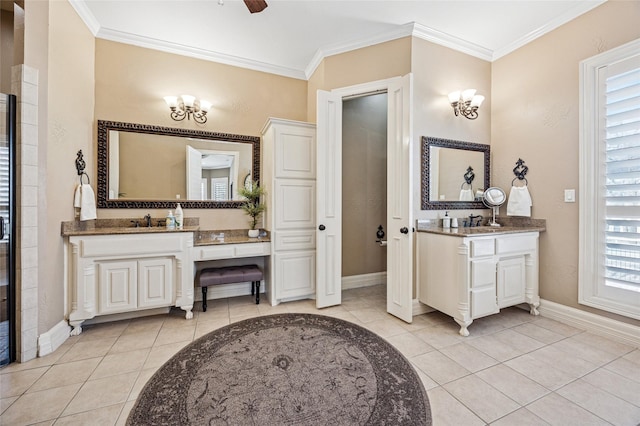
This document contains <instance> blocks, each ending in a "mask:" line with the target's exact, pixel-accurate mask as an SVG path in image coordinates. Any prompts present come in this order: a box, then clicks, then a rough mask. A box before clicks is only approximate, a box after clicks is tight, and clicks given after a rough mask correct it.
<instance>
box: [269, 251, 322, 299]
mask: <svg viewBox="0 0 640 426" xmlns="http://www.w3.org/2000/svg"><path fill="white" fill-rule="evenodd" d="M315 268H316V253H315V251H297V252H290V253H276V255H275V277H276V281H277V282H276V298H277V299H286V298H289V297H298V296H309V295H312V294H314V293H315V289H316V283H315V277H316V269H315Z"/></svg>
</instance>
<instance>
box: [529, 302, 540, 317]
mask: <svg viewBox="0 0 640 426" xmlns="http://www.w3.org/2000/svg"><path fill="white" fill-rule="evenodd" d="M538 306H540V302H538V303H529V307H530V308H531V310H530V311H529V313H530V314H531V315H536V316H537V315H540V311H538Z"/></svg>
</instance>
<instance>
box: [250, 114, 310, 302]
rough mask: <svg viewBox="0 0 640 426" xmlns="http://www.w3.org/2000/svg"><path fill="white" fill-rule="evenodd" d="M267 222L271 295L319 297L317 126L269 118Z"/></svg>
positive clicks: (266, 132) (265, 184)
mask: <svg viewBox="0 0 640 426" xmlns="http://www.w3.org/2000/svg"><path fill="white" fill-rule="evenodd" d="M261 149H262V155H261V158H262V165H263V172H262V177H261V183H262V186H263V187H264V188H265V189H266V191H267V200H266V202H267V210H266V213H265V228H266V229H267V230H268V231H270V233H271V244H272V256H271V266H272V267H271V268H270V271H269V275H270V280H269V282H270V289H269V294H270V301H271V304H272V305H276V304H278V303H280V302H281V301H283V300H291V299H300V298H305V297H315V291H316V286H315V282H316V270H315V266H316V243H315V236H316V230H315V217H316V170H315V168H316V129H315V126H314V125H313V124H310V123H303V122H299V121H291V120H281V119H276V118H270V119H269V120H268V121H267V123H266V124H265V127H264V129H263V131H262V145H261Z"/></svg>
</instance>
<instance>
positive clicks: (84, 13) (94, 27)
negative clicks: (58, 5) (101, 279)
mask: <svg viewBox="0 0 640 426" xmlns="http://www.w3.org/2000/svg"><path fill="white" fill-rule="evenodd" d="M69 3H70V4H71V7H73V8H74V9H75V11H76V13H77V14H78V15H79V16H80V19H82V21H83V22H84V23H85V25H86V26H87V28H89V31H91V34H93V36H94V37H95V36H96V34H98V31H99V30H100V23H99V22H98V20H97V19H96V17H95V16H94V15H93V13H91V10H89V8H88V7H87V3H86V2H85V1H84V0H69Z"/></svg>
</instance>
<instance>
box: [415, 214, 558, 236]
mask: <svg viewBox="0 0 640 426" xmlns="http://www.w3.org/2000/svg"><path fill="white" fill-rule="evenodd" d="M440 222H441V221H440V220H437V219H434V220H418V221H417V227H416V231H418V232H426V233H430V234H441V235H451V236H456V237H470V236H478V235H500V234H516V233H521V232H544V231H546V230H547V227H546V226H547V225H546V220H545V219H531V218H521V217H514V218H511V217H497V218H496V222H497V223H499V224H500V225H501V226H499V227H496V226H489V225H487V224H485V225H483V226H474V227H463V226H459V227H458V228H443V227H442V226H441V225H440Z"/></svg>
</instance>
